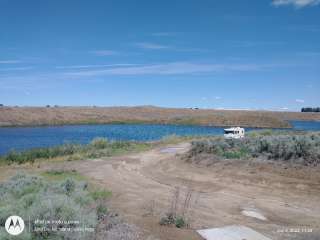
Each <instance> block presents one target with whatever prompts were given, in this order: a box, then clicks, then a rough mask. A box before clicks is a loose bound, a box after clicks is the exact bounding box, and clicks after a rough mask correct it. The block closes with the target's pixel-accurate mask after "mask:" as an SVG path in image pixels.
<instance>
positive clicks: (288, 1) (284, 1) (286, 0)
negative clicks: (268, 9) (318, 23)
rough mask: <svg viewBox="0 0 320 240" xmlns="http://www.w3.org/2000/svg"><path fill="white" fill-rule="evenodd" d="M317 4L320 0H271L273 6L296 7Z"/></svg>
mask: <svg viewBox="0 0 320 240" xmlns="http://www.w3.org/2000/svg"><path fill="white" fill-rule="evenodd" d="M318 4H320V0H273V2H272V5H274V6H284V5H293V6H295V7H296V8H302V7H306V6H315V5H318Z"/></svg>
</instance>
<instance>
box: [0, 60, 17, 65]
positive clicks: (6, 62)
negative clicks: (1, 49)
mask: <svg viewBox="0 0 320 240" xmlns="http://www.w3.org/2000/svg"><path fill="white" fill-rule="evenodd" d="M15 63H21V61H19V60H0V64H15Z"/></svg>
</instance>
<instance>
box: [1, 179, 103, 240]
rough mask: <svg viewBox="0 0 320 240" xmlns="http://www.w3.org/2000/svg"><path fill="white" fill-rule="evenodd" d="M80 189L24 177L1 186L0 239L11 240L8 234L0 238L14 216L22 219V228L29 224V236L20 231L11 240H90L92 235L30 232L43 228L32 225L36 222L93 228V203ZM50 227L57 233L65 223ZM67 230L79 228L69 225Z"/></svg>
mask: <svg viewBox="0 0 320 240" xmlns="http://www.w3.org/2000/svg"><path fill="white" fill-rule="evenodd" d="M84 186H85V184H83V183H82V182H75V181H73V180H72V179H67V180H64V181H55V182H48V181H46V180H45V179H43V178H41V177H36V176H29V175H24V174H19V175H16V176H14V177H12V178H11V179H10V180H8V181H7V182H4V183H1V184H0V229H1V230H0V238H1V239H11V238H10V237H9V235H8V234H3V233H5V230H4V224H5V221H6V219H7V217H9V216H11V215H18V216H21V217H22V219H24V221H25V225H26V226H29V224H30V226H31V232H29V231H24V232H23V233H22V234H21V235H19V236H18V237H16V238H14V239H24V240H25V239H26V240H31V239H49V240H50V239H61V240H62V239H70V240H76V239H80V240H82V239H83V240H84V239H92V238H93V237H94V235H93V233H92V232H81V233H80V232H72V231H71V232H68V231H66V232H63V231H58V232H53V231H50V230H44V231H33V230H34V229H35V228H36V227H43V226H45V225H43V223H35V220H36V219H40V220H44V219H45V220H64V221H80V222H81V225H80V226H82V224H83V225H85V226H86V227H88V228H96V226H97V220H98V216H97V213H96V210H95V209H92V206H95V201H94V199H93V198H92V197H91V196H90V193H89V191H88V189H87V188H86V187H84ZM89 206H91V207H89ZM29 217H30V222H29ZM54 226H55V227H57V228H58V229H59V228H61V227H66V225H65V223H64V224H61V223H56V224H54ZM67 227H79V225H77V224H75V223H70V224H68V225H67ZM1 234H3V236H2V235H1Z"/></svg>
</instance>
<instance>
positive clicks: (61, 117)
mask: <svg viewBox="0 0 320 240" xmlns="http://www.w3.org/2000/svg"><path fill="white" fill-rule="evenodd" d="M287 120H316V121H320V114H319V113H298V112H271V111H240V110H239V111H238V110H237V111H236V110H204V109H197V110H196V109H186V108H184V109H183V108H180V109H178V108H158V107H47V108H45V107H0V127H1V126H2V127H3V126H40V125H61V124H99V123H162V124H197V125H208V126H235V125H237V126H244V127H266V128H288V127H290V124H289V122H288V121H287Z"/></svg>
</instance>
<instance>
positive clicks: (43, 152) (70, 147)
mask: <svg viewBox="0 0 320 240" xmlns="http://www.w3.org/2000/svg"><path fill="white" fill-rule="evenodd" d="M150 146H151V144H149V143H140V142H125V141H114V142H108V141H107V140H106V139H104V138H96V139H94V140H93V141H92V142H91V143H90V144H87V145H79V144H70V143H69V144H63V145H61V146H56V147H51V148H35V149H30V150H27V151H23V152H16V151H11V152H9V153H8V154H7V155H5V156H2V157H0V162H2V163H6V164H13V163H17V164H23V163H27V162H31V163H33V162H34V161H35V160H37V159H52V158H56V157H65V159H66V160H70V161H71V160H79V159H84V158H99V157H103V156H111V155H116V154H123V153H126V152H130V151H141V150H146V149H148V148H149V147H150Z"/></svg>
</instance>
